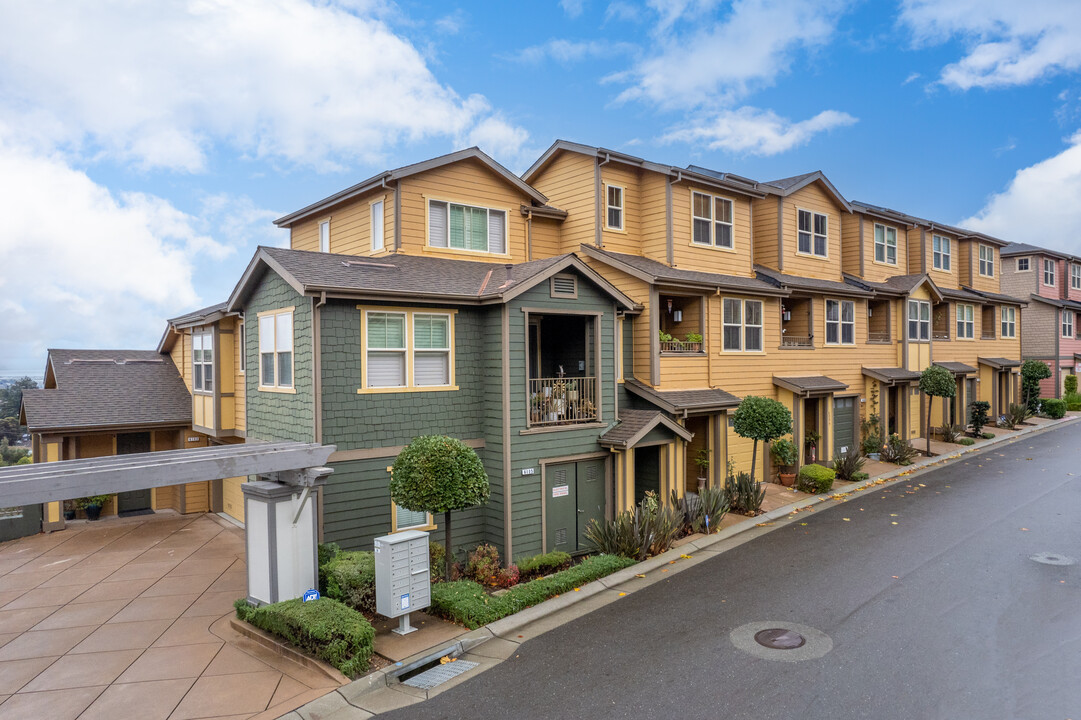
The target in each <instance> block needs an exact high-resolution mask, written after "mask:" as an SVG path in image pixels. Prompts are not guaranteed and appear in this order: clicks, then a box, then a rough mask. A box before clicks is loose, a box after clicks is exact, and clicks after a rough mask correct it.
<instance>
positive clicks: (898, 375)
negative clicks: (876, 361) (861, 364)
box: [863, 367, 920, 383]
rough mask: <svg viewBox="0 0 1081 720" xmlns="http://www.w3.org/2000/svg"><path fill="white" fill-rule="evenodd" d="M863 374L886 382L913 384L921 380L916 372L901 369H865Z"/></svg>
mask: <svg viewBox="0 0 1081 720" xmlns="http://www.w3.org/2000/svg"><path fill="white" fill-rule="evenodd" d="M863 374H864V375H867V376H869V377H873V378H875V379H877V380H884V381H886V382H890V383H895V382H912V381H914V380H919V379H920V374H919V373H918V372H916V371H915V370H906V369H904V368H899V367H881V368H869V367H865V368H863Z"/></svg>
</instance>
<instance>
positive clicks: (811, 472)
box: [796, 465, 837, 493]
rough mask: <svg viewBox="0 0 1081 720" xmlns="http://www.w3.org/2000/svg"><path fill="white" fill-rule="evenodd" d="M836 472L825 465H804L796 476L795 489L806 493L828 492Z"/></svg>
mask: <svg viewBox="0 0 1081 720" xmlns="http://www.w3.org/2000/svg"><path fill="white" fill-rule="evenodd" d="M835 477H837V473H835V472H834V471H833V470H830V469H829V468H828V467H826V466H825V465H804V466H803V467H801V468H800V470H799V476H798V477H797V478H796V489H797V490H799V491H800V492H807V493H824V492H829V490H830V488H831V487H833V479H834V478H835Z"/></svg>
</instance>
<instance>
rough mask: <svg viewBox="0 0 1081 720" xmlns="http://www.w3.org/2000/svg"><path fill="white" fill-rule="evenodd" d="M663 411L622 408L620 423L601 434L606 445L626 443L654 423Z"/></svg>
mask: <svg viewBox="0 0 1081 720" xmlns="http://www.w3.org/2000/svg"><path fill="white" fill-rule="evenodd" d="M660 414H661V412H660V411H659V410H631V409H626V410H620V411H619V424H618V425H616V426H615V427H613V428H612V429H611V430H609V431H607V432H606V433H604V434H602V435H601V442H603V443H604V444H605V445H626V444H627V441H628V440H630V439H631V438H633V437H634V436H635V435H637V434H638V433H639V432H641V431H642V429H644V428H645V427H646V426H647V425H649V424H650V423H652V422H653V421H654V420H655V419H656V418H657V416H658V415H660Z"/></svg>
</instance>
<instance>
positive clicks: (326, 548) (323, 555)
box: [317, 543, 342, 595]
mask: <svg viewBox="0 0 1081 720" xmlns="http://www.w3.org/2000/svg"><path fill="white" fill-rule="evenodd" d="M341 551H342V549H341V546H339V545H338V543H319V546H318V548H317V553H318V558H319V592H320V593H322V594H323V595H326V594H327V573H326V569H325V566H326V565H327V563H329V562H330V561H331V560H333V559H334V558H335V557H337V556H338V554H339V553H340V552H341Z"/></svg>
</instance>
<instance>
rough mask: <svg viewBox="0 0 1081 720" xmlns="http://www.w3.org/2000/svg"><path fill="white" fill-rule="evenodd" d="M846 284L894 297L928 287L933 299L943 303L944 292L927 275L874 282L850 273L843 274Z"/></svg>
mask: <svg viewBox="0 0 1081 720" xmlns="http://www.w3.org/2000/svg"><path fill="white" fill-rule="evenodd" d="M842 275H843V276H844V279H845V282H846V283H849V284H851V285H855V286H856V287H861V288H865V289H867V290H871V291H873V292H874V293H875V294H876V295H889V296H893V297H900V296H902V295H911V294H912V292H913V291H915V290H916V289H917V288H919V287H920V286H921V285H926V286H927V290H928V292H930V293H931V297H932V298H933V299H934V300H935V301H937V302H941V301H942V291H941V290H939V288H938V285H936V284H935V281H934V280H932V279H931V277H930V276H929V275H927V274H926V273H912V274H909V275H894V276H893V277H888V278H886V280H885V282H875V281H873V280H864V279H863V278H859V277H856V276H855V275H849V274H848V273H842Z"/></svg>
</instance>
